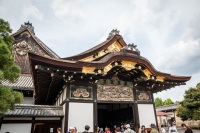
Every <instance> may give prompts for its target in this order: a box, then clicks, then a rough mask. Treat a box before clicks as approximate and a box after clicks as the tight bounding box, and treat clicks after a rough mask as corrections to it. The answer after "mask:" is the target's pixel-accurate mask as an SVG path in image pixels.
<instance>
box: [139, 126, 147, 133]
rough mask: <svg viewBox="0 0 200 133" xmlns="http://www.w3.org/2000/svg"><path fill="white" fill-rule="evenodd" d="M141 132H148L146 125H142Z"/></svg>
mask: <svg viewBox="0 0 200 133" xmlns="http://www.w3.org/2000/svg"><path fill="white" fill-rule="evenodd" d="M140 133H147V130H146V128H145V126H144V125H142V126H141V132H140Z"/></svg>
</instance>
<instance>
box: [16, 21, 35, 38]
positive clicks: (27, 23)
mask: <svg viewBox="0 0 200 133" xmlns="http://www.w3.org/2000/svg"><path fill="white" fill-rule="evenodd" d="M25 28H27V29H29V31H30V32H31V33H32V34H34V35H35V32H34V27H33V26H32V23H30V22H29V21H28V22H24V25H21V27H20V29H19V30H23V29H25Z"/></svg>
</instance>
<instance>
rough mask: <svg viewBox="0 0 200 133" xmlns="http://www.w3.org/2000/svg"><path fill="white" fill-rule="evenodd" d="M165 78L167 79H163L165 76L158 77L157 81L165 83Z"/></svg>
mask: <svg viewBox="0 0 200 133" xmlns="http://www.w3.org/2000/svg"><path fill="white" fill-rule="evenodd" d="M164 78H165V77H163V76H157V77H156V80H157V81H161V82H163V81H164Z"/></svg>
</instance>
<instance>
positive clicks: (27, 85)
mask: <svg viewBox="0 0 200 133" xmlns="http://www.w3.org/2000/svg"><path fill="white" fill-rule="evenodd" d="M1 82H2V85H3V86H7V87H12V88H13V89H21V90H27V89H28V90H30V89H31V90H33V80H32V77H31V75H20V77H19V78H18V79H17V80H16V81H15V82H10V81H8V80H2V81H1Z"/></svg>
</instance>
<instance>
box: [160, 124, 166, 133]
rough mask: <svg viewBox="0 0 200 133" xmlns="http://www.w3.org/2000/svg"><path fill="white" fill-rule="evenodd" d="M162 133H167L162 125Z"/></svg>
mask: <svg viewBox="0 0 200 133" xmlns="http://www.w3.org/2000/svg"><path fill="white" fill-rule="evenodd" d="M160 133H166V130H165V128H164V125H161V128H160Z"/></svg>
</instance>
